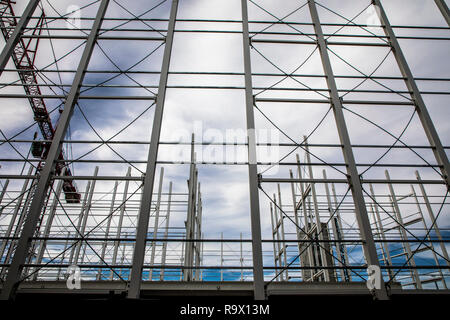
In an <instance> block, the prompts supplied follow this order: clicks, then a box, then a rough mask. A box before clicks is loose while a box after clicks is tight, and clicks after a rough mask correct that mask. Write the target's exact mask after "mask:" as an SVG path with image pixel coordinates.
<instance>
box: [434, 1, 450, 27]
mask: <svg viewBox="0 0 450 320" xmlns="http://www.w3.org/2000/svg"><path fill="white" fill-rule="evenodd" d="M434 2H436V5H437V6H438V8H439V10H440V11H441V13H442V15H443V16H444V19H445V21H447V24H448V26H449V27H450V11H449V10H448V7H447V4H446V3H445V0H434Z"/></svg>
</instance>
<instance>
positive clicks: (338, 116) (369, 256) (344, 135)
mask: <svg viewBox="0 0 450 320" xmlns="http://www.w3.org/2000/svg"><path fill="white" fill-rule="evenodd" d="M378 2H379V1H378ZM308 5H309V10H310V13H311V19H312V22H313V25H314V30H315V33H316V36H317V43H318V46H319V51H320V55H321V59H322V64H323V69H324V72H325V76H326V80H327V84H328V89H329V90H330V98H331V104H332V107H333V112H334V118H335V121H336V127H337V130H338V134H339V138H340V141H341V144H342V152H343V155H344V159H345V162H346V163H347V178H348V180H349V185H350V188H351V190H352V194H353V201H354V204H355V215H356V220H357V221H358V226H359V229H360V233H361V238H362V239H363V241H364V245H363V250H364V257H365V258H366V261H367V264H368V265H375V266H379V265H380V263H379V261H378V256H377V249H376V247H375V242H374V239H373V234H372V230H371V228H370V221H369V216H368V214H367V208H366V204H365V201H364V194H363V191H362V185H361V180H360V179H359V175H358V169H357V168H356V164H355V157H354V155H353V150H352V147H351V142H350V136H349V134H348V130H347V125H346V123H345V117H344V112H343V109H342V103H341V99H340V97H339V93H338V90H337V86H336V80H335V78H334V74H333V69H332V67H331V62H330V57H329V55H328V48H327V43H326V41H325V37H324V35H323V31H322V26H321V24H320V19H319V14H318V13H317V7H316V3H315V1H314V0H308ZM375 294H376V296H377V298H378V299H388V295H387V291H386V287H385V284H384V281H383V279H381V289H380V290H375Z"/></svg>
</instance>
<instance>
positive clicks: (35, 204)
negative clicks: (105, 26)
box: [0, 0, 109, 300]
mask: <svg viewBox="0 0 450 320" xmlns="http://www.w3.org/2000/svg"><path fill="white" fill-rule="evenodd" d="M36 2H37V1H36ZM108 4H109V0H102V1H101V3H100V6H99V9H98V11H97V15H96V18H95V21H94V24H93V26H92V29H91V32H90V34H89V37H88V40H87V42H86V46H85V48H84V52H83V55H82V57H81V60H80V63H79V65H78V69H77V73H76V74H75V78H74V80H73V84H72V87H71V89H70V92H69V95H68V96H67V100H66V103H65V104H64V111H63V113H62V114H61V117H60V119H59V122H58V127H57V129H56V131H55V135H54V137H53V141H52V144H51V146H50V150H49V152H48V155H47V158H46V161H45V166H44V168H43V170H42V173H41V175H40V177H39V178H38V179H39V180H38V183H37V188H36V192H35V194H34V196H33V200H32V202H31V206H30V211H29V212H28V215H27V217H26V222H25V224H24V227H23V230H22V234H21V236H20V239H19V241H18V243H17V248H16V251H15V254H14V257H13V259H12V262H11V265H10V266H9V269H8V276H7V278H6V281H5V282H4V285H3V290H2V292H1V295H0V299H1V300H8V299H12V298H14V295H15V291H16V289H17V285H18V284H19V282H20V277H21V273H22V269H23V265H24V263H25V260H26V258H27V254H28V249H29V247H30V245H31V237H32V236H33V234H34V231H35V230H36V227H37V222H38V219H39V216H40V215H41V212H42V207H43V204H44V200H45V198H46V194H47V191H48V188H49V186H50V184H51V182H52V179H53V175H54V173H55V166H56V160H57V159H58V157H59V154H60V152H61V148H62V143H61V141H62V140H63V139H64V137H65V135H66V131H67V127H68V125H69V122H70V118H71V117H72V114H73V111H74V108H75V105H76V103H77V100H78V96H79V93H80V88H81V86H82V82H83V79H84V76H85V73H86V69H87V67H88V65H89V61H90V58H91V55H92V52H93V50H94V47H95V43H96V41H97V35H98V32H99V30H100V27H101V25H102V22H103V18H104V16H105V13H106V10H107V8H108Z"/></svg>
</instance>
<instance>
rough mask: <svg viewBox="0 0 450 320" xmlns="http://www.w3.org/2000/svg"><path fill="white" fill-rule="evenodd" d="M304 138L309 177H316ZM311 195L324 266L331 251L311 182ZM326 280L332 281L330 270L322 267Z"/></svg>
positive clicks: (314, 188) (314, 186)
mask: <svg viewBox="0 0 450 320" xmlns="http://www.w3.org/2000/svg"><path fill="white" fill-rule="evenodd" d="M303 140H304V141H305V150H306V164H307V166H308V172H309V178H310V179H314V173H313V170H312V166H311V165H310V163H311V155H310V154H309V147H308V141H307V140H306V136H304V137H303ZM310 186H311V196H312V199H313V205H314V218H315V222H316V232H317V234H318V238H319V245H318V246H317V250H318V251H319V254H320V260H321V261H322V265H323V266H324V267H328V260H327V256H330V253H329V252H327V251H326V250H325V242H323V240H325V238H324V236H323V229H322V222H321V221H320V211H319V205H318V202H317V193H316V185H315V183H311V184H310ZM322 270H323V275H324V279H325V282H329V281H330V270H329V269H328V268H325V269H322Z"/></svg>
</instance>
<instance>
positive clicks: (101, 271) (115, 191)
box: [97, 181, 119, 280]
mask: <svg viewBox="0 0 450 320" xmlns="http://www.w3.org/2000/svg"><path fill="white" fill-rule="evenodd" d="M118 185H119V183H118V182H117V181H116V182H115V183H114V189H113V194H112V198H111V206H110V207H109V217H108V222H107V223H106V230H105V239H108V238H109V234H110V230H111V221H112V217H113V213H114V205H115V203H116V195H117V187H118ZM107 246H108V240H105V241H104V242H103V244H102V252H101V254H100V257H101V259H100V263H102V260H105V253H106V247H107ZM102 273H103V269H102V268H99V269H98V274H97V280H101V279H102Z"/></svg>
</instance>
